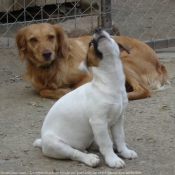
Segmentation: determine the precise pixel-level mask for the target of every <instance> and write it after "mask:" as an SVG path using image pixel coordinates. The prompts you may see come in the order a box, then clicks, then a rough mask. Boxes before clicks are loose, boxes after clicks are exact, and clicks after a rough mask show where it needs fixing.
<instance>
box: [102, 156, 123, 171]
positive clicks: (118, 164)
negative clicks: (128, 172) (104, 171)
mask: <svg viewBox="0 0 175 175" xmlns="http://www.w3.org/2000/svg"><path fill="white" fill-rule="evenodd" d="M105 161H106V164H107V165H108V166H109V167H111V168H124V167H125V162H124V161H123V160H122V159H120V158H119V157H118V156H117V155H114V156H109V157H106V158H105Z"/></svg>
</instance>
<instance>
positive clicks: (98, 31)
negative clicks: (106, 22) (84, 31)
mask: <svg viewBox="0 0 175 175" xmlns="http://www.w3.org/2000/svg"><path fill="white" fill-rule="evenodd" d="M101 31H102V29H101V28H96V29H95V31H94V33H97V34H100V33H101Z"/></svg>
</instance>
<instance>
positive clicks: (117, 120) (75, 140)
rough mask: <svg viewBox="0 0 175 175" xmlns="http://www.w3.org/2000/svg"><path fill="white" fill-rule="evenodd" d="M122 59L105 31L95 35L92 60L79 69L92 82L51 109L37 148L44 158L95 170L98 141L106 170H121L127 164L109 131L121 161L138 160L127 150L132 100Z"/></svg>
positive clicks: (133, 153)
mask: <svg viewBox="0 0 175 175" xmlns="http://www.w3.org/2000/svg"><path fill="white" fill-rule="evenodd" d="M119 56H120V51H119V47H118V45H117V44H116V42H115V41H114V40H113V39H112V38H110V36H109V34H108V33H106V32H105V31H103V30H101V29H96V32H95V34H94V35H93V40H92V42H91V44H90V48H89V51H88V54H87V60H86V62H82V63H81V64H80V66H79V69H80V70H81V71H86V72H88V68H87V67H89V66H91V67H92V71H93V80H92V82H89V83H87V84H84V85H83V86H81V87H79V88H78V89H75V90H74V91H72V92H70V93H68V94H66V95H65V96H63V97H62V98H61V99H59V100H58V101H57V102H56V103H55V104H54V105H53V107H52V108H51V109H50V111H49V113H48V114H47V116H46V118H45V121H44V123H43V126H42V130H41V139H37V140H36V141H35V142H34V144H33V145H34V146H38V147H41V148H42V152H43V154H44V155H45V156H48V157H51V158H56V159H72V160H78V161H80V162H83V163H85V164H86V165H89V166H91V167H96V166H98V165H99V162H100V160H99V157H98V156H97V155H95V154H87V153H85V150H86V149H87V148H88V147H89V146H90V145H91V143H92V142H93V139H94V138H95V140H96V142H97V144H98V146H99V150H100V152H101V154H102V155H103V156H104V158H105V162H106V163H107V165H108V166H109V167H116V168H122V167H124V166H125V163H124V161H123V160H122V159H121V158H119V157H118V156H117V155H116V154H115V153H114V150H113V143H112V141H111V139H110V136H109V132H108V129H110V131H111V134H112V139H113V142H114V144H115V145H116V147H117V149H118V152H119V154H120V156H122V157H124V158H129V159H132V158H136V157H137V154H136V152H134V151H132V150H129V149H128V148H127V147H126V144H125V136H124V130H123V120H124V110H125V108H126V105H127V103H128V99H127V94H126V90H125V75H124V73H123V68H122V63H121V61H120V58H119Z"/></svg>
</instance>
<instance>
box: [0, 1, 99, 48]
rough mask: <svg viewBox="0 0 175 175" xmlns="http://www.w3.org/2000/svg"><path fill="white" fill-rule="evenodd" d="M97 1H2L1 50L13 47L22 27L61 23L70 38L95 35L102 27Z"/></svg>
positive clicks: (0, 9)
mask: <svg viewBox="0 0 175 175" xmlns="http://www.w3.org/2000/svg"><path fill="white" fill-rule="evenodd" d="M97 3H98V0H32V1H29V0H7V1H4V0H0V47H1V48H11V47H14V39H13V38H14V37H15V35H16V31H17V30H18V29H19V28H22V27H26V26H28V25H30V24H33V23H40V22H49V23H52V24H60V25H61V26H62V27H63V29H64V31H65V33H66V34H67V35H68V37H75V36H81V35H88V34H92V31H93V29H94V28H96V27H97V26H98V25H99V16H100V9H99V3H98V4H97Z"/></svg>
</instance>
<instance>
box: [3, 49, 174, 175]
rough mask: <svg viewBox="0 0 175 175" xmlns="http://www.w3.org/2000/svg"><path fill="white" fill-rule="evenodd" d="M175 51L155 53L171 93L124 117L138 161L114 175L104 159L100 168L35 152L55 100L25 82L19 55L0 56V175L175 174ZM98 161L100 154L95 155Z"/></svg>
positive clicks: (133, 106) (134, 105)
mask: <svg viewBox="0 0 175 175" xmlns="http://www.w3.org/2000/svg"><path fill="white" fill-rule="evenodd" d="M174 51H175V48H171V49H164V50H160V51H158V52H157V54H158V56H159V58H161V60H162V61H163V64H164V65H165V66H166V68H167V70H168V73H169V79H170V81H171V83H172V87H171V88H169V89H166V90H164V91H160V92H154V93H153V94H152V96H151V97H150V98H147V99H142V100H136V101H130V102H129V104H128V107H127V110H126V113H125V126H124V128H125V134H126V143H127V145H128V147H129V148H132V149H134V150H135V151H136V152H137V153H138V158H137V159H134V160H125V163H126V167H125V168H124V169H112V168H109V167H107V166H106V164H105V163H104V161H103V158H102V157H101V156H100V158H101V164H100V166H98V167H97V168H91V167H88V166H86V165H84V164H82V163H79V162H76V161H71V160H65V161H63V160H54V159H50V158H47V157H45V156H44V155H43V154H42V152H41V149H39V148H34V147H33V146H32V144H33V142H34V140H35V139H36V138H39V137H40V130H41V126H42V123H43V120H44V118H45V116H46V114H47V112H48V110H49V109H50V107H51V106H52V105H53V104H54V102H55V101H54V100H50V99H44V98H41V97H40V96H39V95H38V94H37V93H36V92H35V90H34V89H33V88H32V87H31V85H30V83H28V82H26V81H25V80H24V79H23V78H22V77H21V75H22V73H24V71H25V64H24V63H23V64H21V63H20V60H19V59H18V56H17V54H16V51H15V50H13V49H11V50H10V49H9V50H6V51H3V50H0V97H1V101H0V174H42V175H43V174H61V175H64V174H81V175H84V174H102V175H104V174H142V175H155V174H160V175H173V174H175V136H174V133H175V108H174V105H175V69H174V68H175V52H174ZM97 154H98V155H100V154H99V153H97Z"/></svg>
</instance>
